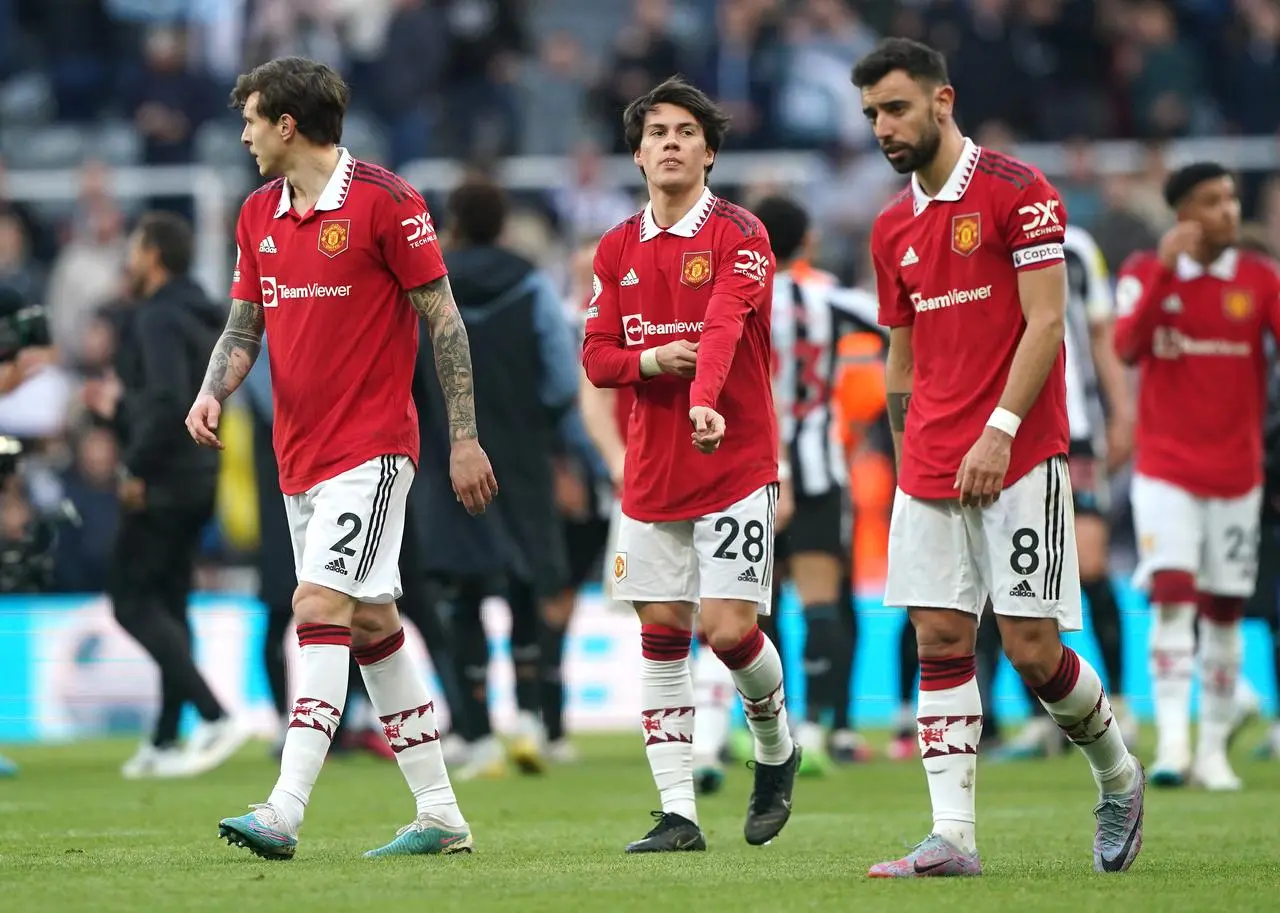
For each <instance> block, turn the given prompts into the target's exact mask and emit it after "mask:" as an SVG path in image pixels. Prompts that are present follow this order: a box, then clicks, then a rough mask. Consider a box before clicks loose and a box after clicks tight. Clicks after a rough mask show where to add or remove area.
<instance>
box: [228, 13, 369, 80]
mask: <svg viewBox="0 0 1280 913" xmlns="http://www.w3.org/2000/svg"><path fill="white" fill-rule="evenodd" d="M251 9H252V12H251V14H250V19H249V34H248V39H247V47H246V50H245V64H246V65H247V66H248V67H254V66H257V65H258V64H260V63H265V62H266V61H268V60H271V59H272V58H275V57H292V56H298V57H310V58H311V59H312V60H319V61H320V62H321V63H327V64H328V65H329V66H331V67H333V68H334V69H335V70H338V71H339V72H341V71H342V70H343V68H344V64H345V62H346V61H345V58H344V55H343V49H342V40H341V37H340V36H339V34H338V22H339V20H340V13H341V9H340V7H339V5H338V3H337V2H336V0H307V2H305V3H299V2H297V0H255V2H254V3H253V4H252V5H251Z"/></svg>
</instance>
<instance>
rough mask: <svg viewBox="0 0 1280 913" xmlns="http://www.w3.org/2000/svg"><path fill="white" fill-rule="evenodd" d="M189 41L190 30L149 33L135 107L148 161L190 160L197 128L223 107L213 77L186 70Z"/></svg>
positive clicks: (159, 29) (132, 103)
mask: <svg viewBox="0 0 1280 913" xmlns="http://www.w3.org/2000/svg"><path fill="white" fill-rule="evenodd" d="M186 41H187V36H186V34H185V33H184V32H181V31H179V30H178V29H174V28H167V27H157V28H153V29H151V31H149V32H148V33H147V38H146V44H145V50H144V57H143V66H142V70H141V72H140V73H139V74H138V79H137V82H136V84H135V85H134V86H133V87H132V91H131V93H130V95H131V97H130V107H131V109H132V114H133V122H134V124H135V125H136V126H137V129H138V133H139V134H140V135H141V136H142V160H143V162H145V163H146V164H148V165H173V164H181V163H183V162H189V161H191V158H192V156H191V151H192V148H193V143H194V140H195V133H196V130H198V129H199V127H200V125H201V124H203V123H204V122H205V121H206V120H207V119H208V118H209V117H211V116H212V115H213V114H214V112H215V111H217V110H218V108H219V107H220V106H219V105H215V103H214V102H215V99H214V91H213V87H212V86H211V85H210V83H209V81H208V79H206V78H205V77H204V76H202V75H200V74H197V73H193V72H191V71H190V70H188V69H187V61H186V53H187V52H186Z"/></svg>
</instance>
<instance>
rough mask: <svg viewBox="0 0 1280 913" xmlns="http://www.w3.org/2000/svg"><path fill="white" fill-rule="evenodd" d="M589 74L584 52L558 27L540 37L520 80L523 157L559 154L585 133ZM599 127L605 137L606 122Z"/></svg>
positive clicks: (587, 123) (590, 78) (586, 132)
mask: <svg viewBox="0 0 1280 913" xmlns="http://www.w3.org/2000/svg"><path fill="white" fill-rule="evenodd" d="M592 78H593V77H592V73H591V70H590V64H589V62H588V60H587V56H586V52H585V51H584V50H583V47H582V44H581V43H580V42H579V41H578V39H577V38H576V37H574V36H573V35H572V34H570V33H569V32H565V31H557V32H553V33H551V34H550V35H547V36H546V37H545V38H544V39H543V40H542V43H541V45H540V46H539V50H538V56H537V58H535V59H533V60H530V61H529V62H528V64H526V75H525V77H524V79H523V80H522V82H523V86H522V89H521V92H522V97H521V102H520V104H521V107H522V108H523V109H524V112H525V118H524V153H525V154H526V155H560V154H563V153H564V151H565V150H566V149H571V148H573V147H575V146H576V145H577V144H578V143H579V142H581V141H582V140H583V139H586V138H587V137H588V135H589V133H590V130H591V128H590V126H589V124H590V122H589V120H588V118H587V113H588V112H587V111H586V104H587V88H586V87H587V85H588V83H590V82H591V81H592ZM599 126H600V127H601V128H602V129H600V130H598V131H597V132H598V133H599V134H601V135H603V134H604V130H603V127H604V125H603V124H601V125H599ZM610 141H612V137H610Z"/></svg>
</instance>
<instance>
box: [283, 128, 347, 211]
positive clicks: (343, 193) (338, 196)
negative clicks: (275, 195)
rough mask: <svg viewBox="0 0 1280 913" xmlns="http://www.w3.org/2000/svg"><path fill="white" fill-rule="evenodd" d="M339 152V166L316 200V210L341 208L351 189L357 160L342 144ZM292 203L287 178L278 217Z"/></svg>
mask: <svg viewBox="0 0 1280 913" xmlns="http://www.w3.org/2000/svg"><path fill="white" fill-rule="evenodd" d="M338 152H340V153H341V155H339V156H338V167H337V168H335V169H333V175H332V176H331V177H330V178H329V183H328V184H325V185H324V190H323V191H321V193H320V199H318V200H316V205H315V210H316V212H328V211H330V210H334V209H341V208H342V204H343V203H344V202H345V201H346V199H347V191H348V190H350V189H351V172H352V171H354V170H355V166H356V160H355V159H354V158H352V156H351V153H350V152H348V151H347V150H346V149H344V148H343V147H342V146H339V147H338ZM292 205H293V200H292V199H290V197H289V179H288V178H285V180H284V184H283V185H282V186H281V187H280V203H279V204H278V205H277V206H276V218H277V219H278V218H280V217H281V216H282V215H284V214H285V213H286V212H288V211H289V207H290V206H292Z"/></svg>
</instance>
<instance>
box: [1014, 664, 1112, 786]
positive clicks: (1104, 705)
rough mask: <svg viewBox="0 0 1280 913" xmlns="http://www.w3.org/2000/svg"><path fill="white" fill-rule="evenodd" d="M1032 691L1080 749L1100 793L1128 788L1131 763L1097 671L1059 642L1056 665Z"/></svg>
mask: <svg viewBox="0 0 1280 913" xmlns="http://www.w3.org/2000/svg"><path fill="white" fill-rule="evenodd" d="M1035 692H1036V695H1037V696H1038V697H1039V698H1040V703H1041V704H1043V705H1044V709H1045V710H1047V711H1049V716H1051V717H1053V721H1054V722H1055V723H1057V724H1058V727H1059V728H1060V729H1061V730H1062V731H1063V732H1064V733H1066V735H1067V738H1069V739H1070V740H1071V741H1072V742H1073V743H1075V744H1076V745H1077V746H1079V748H1080V750H1081V751H1082V752H1083V753H1084V756H1085V757H1086V758H1087V759H1088V761H1089V767H1090V768H1091V769H1092V770H1093V777H1094V779H1095V780H1097V782H1098V788H1099V789H1101V790H1102V792H1103V793H1104V794H1105V795H1119V794H1122V793H1127V792H1128V791H1129V790H1131V789H1133V785H1134V778H1135V777H1136V775H1137V768H1136V767H1134V764H1133V756H1132V755H1131V754H1129V749H1128V748H1126V747H1125V744H1124V736H1122V735H1121V734H1120V727H1119V726H1117V725H1116V722H1115V717H1114V716H1113V714H1112V712H1111V702H1110V701H1109V700H1108V699H1107V693H1106V692H1105V691H1104V690H1103V689H1102V679H1101V678H1099V676H1098V670H1096V669H1094V668H1093V666H1091V665H1089V663H1088V661H1086V660H1083V659H1081V658H1080V656H1079V654H1077V653H1076V651H1075V650H1072V649H1071V648H1070V647H1063V648H1062V659H1061V661H1060V662H1059V663H1058V670H1057V671H1056V672H1055V673H1054V674H1053V677H1052V678H1050V679H1049V681H1047V682H1045V683H1044V684H1043V685H1041V686H1040V687H1039V688H1036V689H1035Z"/></svg>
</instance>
